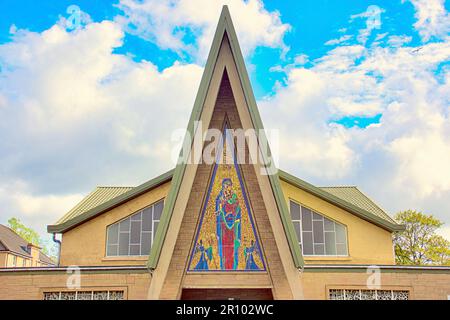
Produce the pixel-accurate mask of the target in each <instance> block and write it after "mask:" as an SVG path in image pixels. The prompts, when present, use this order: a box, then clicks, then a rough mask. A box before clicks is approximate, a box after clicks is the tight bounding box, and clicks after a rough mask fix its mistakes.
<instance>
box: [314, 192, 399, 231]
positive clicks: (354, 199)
mask: <svg viewBox="0 0 450 320" xmlns="http://www.w3.org/2000/svg"><path fill="white" fill-rule="evenodd" d="M320 189H322V190H324V191H326V192H328V193H331V194H332V195H334V196H336V197H338V198H340V199H342V200H345V201H347V202H349V203H351V204H354V205H355V206H357V207H359V208H361V209H363V210H366V211H368V212H370V213H373V214H374V215H377V216H379V217H380V218H383V219H385V220H387V221H390V222H392V223H395V221H394V219H392V218H391V217H390V216H389V215H388V214H387V213H386V212H385V211H384V210H383V209H381V208H380V207H379V206H378V205H377V204H376V203H375V202H373V201H372V200H371V199H370V198H369V197H367V196H366V195H365V194H364V193H362V192H361V190H359V189H358V188H357V187H356V186H337V187H320Z"/></svg>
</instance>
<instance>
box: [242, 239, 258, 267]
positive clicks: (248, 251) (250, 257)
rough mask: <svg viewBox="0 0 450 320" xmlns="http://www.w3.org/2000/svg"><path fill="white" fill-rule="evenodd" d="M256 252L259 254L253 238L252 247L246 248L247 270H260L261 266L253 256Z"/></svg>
mask: <svg viewBox="0 0 450 320" xmlns="http://www.w3.org/2000/svg"><path fill="white" fill-rule="evenodd" d="M254 254H256V255H258V254H259V251H258V248H257V247H256V243H255V242H254V241H253V240H252V242H251V245H250V247H246V248H245V249H244V257H245V270H259V267H258V265H257V264H256V262H255V259H254V257H253V255H254Z"/></svg>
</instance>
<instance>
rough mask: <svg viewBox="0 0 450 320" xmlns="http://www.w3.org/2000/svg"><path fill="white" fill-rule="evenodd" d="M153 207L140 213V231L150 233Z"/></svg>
mask: <svg viewBox="0 0 450 320" xmlns="http://www.w3.org/2000/svg"><path fill="white" fill-rule="evenodd" d="M152 211H153V207H150V208H146V209H144V210H143V212H142V231H152Z"/></svg>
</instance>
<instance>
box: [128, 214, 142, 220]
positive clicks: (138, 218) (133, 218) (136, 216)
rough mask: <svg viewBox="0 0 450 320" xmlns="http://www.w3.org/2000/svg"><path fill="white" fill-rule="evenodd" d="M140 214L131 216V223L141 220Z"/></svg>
mask: <svg viewBox="0 0 450 320" xmlns="http://www.w3.org/2000/svg"><path fill="white" fill-rule="evenodd" d="M141 215H142V214H141V212H138V213H136V214H133V215H132V216H131V221H138V220H141Z"/></svg>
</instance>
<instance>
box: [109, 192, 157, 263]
mask: <svg viewBox="0 0 450 320" xmlns="http://www.w3.org/2000/svg"><path fill="white" fill-rule="evenodd" d="M163 207H164V201H163V200H160V201H158V202H156V203H154V204H153V205H151V206H149V207H147V208H145V209H142V210H140V211H139V212H136V213H134V214H133V215H131V216H129V217H128V218H125V219H123V220H121V221H119V222H116V223H114V224H112V225H110V226H108V228H107V239H106V255H107V256H146V255H148V254H149V252H150V248H151V246H152V243H153V239H154V237H155V233H156V229H157V228H158V224H159V220H160V218H161V213H162V210H163Z"/></svg>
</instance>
